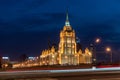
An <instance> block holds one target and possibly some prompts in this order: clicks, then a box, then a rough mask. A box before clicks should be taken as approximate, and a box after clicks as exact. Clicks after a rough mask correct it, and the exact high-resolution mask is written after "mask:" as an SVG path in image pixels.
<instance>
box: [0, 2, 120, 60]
mask: <svg viewBox="0 0 120 80" xmlns="http://www.w3.org/2000/svg"><path fill="white" fill-rule="evenodd" d="M67 8H68V11H69V19H70V23H71V25H72V27H73V28H74V29H75V31H76V35H77V36H78V37H79V38H80V40H81V44H82V45H83V47H86V46H88V45H89V44H90V43H92V42H93V41H94V39H95V38H96V37H100V38H101V39H102V42H101V45H102V46H111V47H112V51H113V53H114V57H117V55H118V54H119V53H120V0H1V1H0V55H1V56H10V57H11V58H12V59H14V57H15V56H16V58H17V57H18V56H19V55H21V54H23V53H25V54H27V55H28V56H38V55H40V52H41V50H43V49H46V48H48V41H50V42H51V43H52V42H54V43H55V44H58V42H59V32H60V30H61V29H62V28H63V26H64V22H65V16H66V10H67ZM102 56H104V55H103V54H99V58H103V57H102Z"/></svg>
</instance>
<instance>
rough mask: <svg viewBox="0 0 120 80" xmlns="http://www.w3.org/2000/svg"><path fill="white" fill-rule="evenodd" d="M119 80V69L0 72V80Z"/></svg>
mask: <svg viewBox="0 0 120 80" xmlns="http://www.w3.org/2000/svg"><path fill="white" fill-rule="evenodd" d="M8 79H9V80H120V67H117V68H97V69H72V70H35V71H14V72H0V80H8Z"/></svg>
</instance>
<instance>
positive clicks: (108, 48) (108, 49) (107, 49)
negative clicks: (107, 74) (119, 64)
mask: <svg viewBox="0 0 120 80" xmlns="http://www.w3.org/2000/svg"><path fill="white" fill-rule="evenodd" d="M106 52H110V62H111V63H112V50H111V48H110V47H106Z"/></svg>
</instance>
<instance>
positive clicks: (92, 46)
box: [90, 38, 101, 65]
mask: <svg viewBox="0 0 120 80" xmlns="http://www.w3.org/2000/svg"><path fill="white" fill-rule="evenodd" d="M100 42H101V39H100V38H96V39H95V40H94V42H93V44H90V47H91V53H92V63H93V65H96V49H95V45H96V44H99V43H100Z"/></svg>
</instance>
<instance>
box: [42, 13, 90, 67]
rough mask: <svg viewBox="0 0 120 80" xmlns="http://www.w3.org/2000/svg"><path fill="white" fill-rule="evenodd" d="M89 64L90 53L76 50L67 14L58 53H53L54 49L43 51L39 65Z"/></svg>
mask: <svg viewBox="0 0 120 80" xmlns="http://www.w3.org/2000/svg"><path fill="white" fill-rule="evenodd" d="M91 63H92V53H91V52H90V51H89V49H88V48H86V49H85V51H84V52H83V51H82V50H81V49H80V50H77V45H76V35H75V31H74V29H73V28H72V27H71V25H70V22H69V19H68V13H67V14H66V21H65V26H64V27H63V29H62V30H61V31H60V42H59V48H58V51H55V48H54V47H52V48H51V50H43V51H42V54H41V55H40V65H56V64H59V65H79V64H91Z"/></svg>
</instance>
